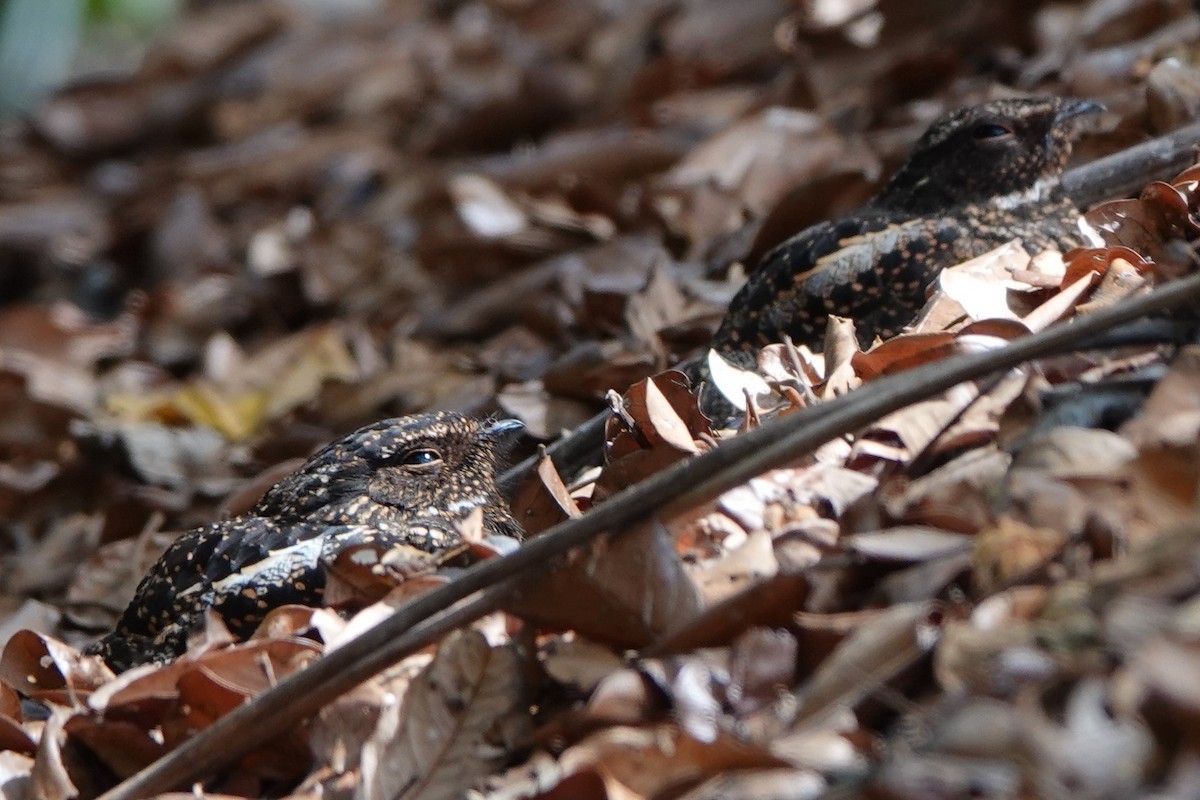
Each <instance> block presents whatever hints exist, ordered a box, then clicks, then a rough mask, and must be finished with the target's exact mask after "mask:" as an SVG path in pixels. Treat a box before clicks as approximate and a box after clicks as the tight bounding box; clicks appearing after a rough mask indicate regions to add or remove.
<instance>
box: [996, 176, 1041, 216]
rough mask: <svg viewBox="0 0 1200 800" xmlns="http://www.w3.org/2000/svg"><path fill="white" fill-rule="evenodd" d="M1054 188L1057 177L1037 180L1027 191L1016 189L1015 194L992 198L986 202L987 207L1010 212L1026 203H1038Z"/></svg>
mask: <svg viewBox="0 0 1200 800" xmlns="http://www.w3.org/2000/svg"><path fill="white" fill-rule="evenodd" d="M1056 188H1058V178H1057V177H1054V178H1038V179H1037V181H1036V182H1034V184H1033V186H1030V187H1029V188H1028V189H1018V190H1017V191H1015V192H1009V193H1008V194H1002V195H1000V196H999V197H993V198H992V199H991V200H989V201H988V205H991V206H995V207H996V208H999V209H1003V210H1004V211H1011V210H1012V209H1014V208H1020V207H1021V206H1023V205H1025V204H1027V203H1040V202H1041V201H1042V200H1044V199H1045V198H1046V197H1047V196H1049V194H1050V193H1051V192H1052V191H1054V190H1055V189H1056Z"/></svg>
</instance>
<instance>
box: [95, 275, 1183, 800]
mask: <svg viewBox="0 0 1200 800" xmlns="http://www.w3.org/2000/svg"><path fill="white" fill-rule="evenodd" d="M1189 301H1191V302H1197V301H1200V273H1198V274H1195V275H1191V276H1188V277H1186V278H1183V279H1180V280H1178V281H1174V282H1172V283H1169V284H1166V285H1164V286H1162V287H1160V288H1158V289H1156V290H1154V291H1153V292H1150V293H1148V294H1145V295H1141V296H1138V297H1133V298H1129V299H1127V300H1125V301H1123V302H1121V303H1117V304H1115V305H1113V306H1111V307H1110V308H1106V309H1103V310H1101V311H1097V312H1095V313H1094V314H1090V315H1088V316H1086V317H1082V318H1079V319H1076V320H1073V321H1072V322H1070V323H1066V324H1061V325H1057V326H1054V327H1051V328H1049V329H1047V330H1045V331H1042V332H1041V333H1037V334H1034V335H1031V336H1027V337H1025V338H1022V339H1018V340H1016V341H1014V342H1012V343H1010V344H1008V345H1007V346H1005V347H1003V348H1000V349H998V350H994V351H991V352H987V353H979V354H970V355H963V356H958V357H955V358H950V359H946V360H944V361H941V362H936V363H933V364H927V365H924V366H922V367H919V368H916V369H913V370H910V371H908V372H905V373H901V374H898V375H892V376H886V377H883V378H880V379H878V380H875V381H872V382H871V383H868V384H867V385H865V386H863V387H862V388H860V389H858V390H857V391H855V392H851V393H849V394H847V395H845V396H843V397H840V398H838V399H836V400H834V401H831V402H829V403H827V404H825V405H822V406H817V407H814V408H809V409H805V410H803V411H800V412H797V413H795V414H792V415H790V416H787V417H783V418H776V419H772V420H769V421H768V422H766V423H764V424H763V426H762V427H761V428H758V429H756V430H753V431H749V432H747V433H744V434H742V435H740V436H737V437H734V438H733V439H730V440H729V441H727V442H725V443H723V444H722V445H721V446H720V447H718V448H716V449H715V450H711V451H709V452H706V453H703V454H701V455H699V456H697V457H695V458H693V459H689V460H687V461H684V462H680V463H678V464H676V465H673V466H672V467H670V468H668V469H665V470H663V471H662V472H659V473H657V474H655V475H653V476H651V477H650V478H648V479H647V480H645V481H643V482H641V483H639V484H637V485H635V486H631V487H629V488H627V489H625V490H624V491H622V492H620V493H619V494H617V495H616V496H614V497H613V498H611V499H610V500H608V501H607V502H605V503H601V504H600V505H598V506H596V507H595V508H594V509H592V510H591V511H589V512H588V513H587V514H585V515H583V516H581V517H577V518H574V519H571V520H567V521H566V522H563V523H560V524H559V525H556V526H554V527H553V528H551V529H550V530H548V531H546V532H545V533H543V534H542V535H540V536H538V537H536V538H534V539H532V540H530V541H529V542H527V543H526V544H524V545H523V546H522V547H521V548H520V549H519V550H517V551H516V552H515V553H513V554H511V555H508V556H505V557H503V558H496V559H491V560H489V561H485V562H482V563H480V564H477V565H475V566H473V567H471V568H470V569H468V570H466V571H465V572H463V573H462V575H460V576H459V577H458V578H457V579H456V580H454V581H453V582H451V583H449V584H447V585H445V586H441V587H438V588H437V589H434V590H433V591H431V592H429V593H427V594H425V595H422V596H420V597H417V598H414V599H413V600H412V601H410V602H409V603H407V604H405V605H404V606H402V607H401V608H399V609H397V610H396V612H395V613H394V614H393V615H392V616H391V617H389V618H388V619H386V620H383V621H382V622H380V623H379V624H378V625H376V626H375V627H374V628H371V629H370V630H367V631H365V632H363V633H362V634H361V635H360V636H359V637H357V638H356V639H354V640H352V641H350V642H348V643H346V644H345V645H343V646H342V647H340V648H338V649H337V650H334V651H332V652H330V653H327V654H326V655H324V656H322V657H321V658H318V659H316V660H315V661H313V662H312V663H311V664H310V665H309V666H308V667H306V668H305V669H303V670H301V671H300V672H297V673H295V674H293V675H290V676H288V677H287V678H285V679H284V680H283V681H281V682H280V683H279V685H278V686H275V687H274V688H272V689H270V690H268V691H266V692H264V693H263V694H261V695H259V696H258V697H257V698H255V699H254V700H252V701H251V702H249V703H247V704H246V705H243V706H240V707H239V708H237V709H235V710H234V711H232V712H231V713H229V714H228V715H226V716H224V717H222V718H221V719H219V720H217V721H216V722H215V723H213V724H212V725H211V726H209V727H208V728H206V729H205V730H203V731H201V732H200V733H199V734H197V735H196V736H195V737H194V738H192V739H191V740H189V741H187V742H185V743H183V744H182V745H180V746H179V747H178V748H176V749H175V750H174V751H172V752H171V753H168V754H167V755H166V756H164V757H163V758H161V759H159V760H158V761H156V762H155V763H153V764H151V765H149V766H148V767H146V768H145V769H143V770H142V771H140V772H139V773H137V774H136V775H134V776H132V777H131V778H129V779H128V780H126V781H125V782H123V783H121V784H120V785H118V786H117V787H115V788H114V789H112V790H111V791H109V792H108V793H106V794H104V795H102V800H135V798H142V797H146V796H148V795H152V794H156V793H159V792H165V791H169V790H171V789H174V788H176V787H180V786H186V785H187V784H189V783H190V782H192V781H195V780H197V779H200V778H203V777H204V776H208V775H212V774H213V773H215V772H216V771H218V770H220V769H222V768H224V767H226V766H228V765H229V764H232V763H234V762H235V761H236V760H237V759H239V758H240V757H242V756H243V755H245V754H246V753H248V752H250V751H251V750H253V749H254V748H256V747H258V746H260V745H262V744H264V743H266V742H267V741H269V740H271V739H272V738H274V737H276V736H278V735H279V734H280V733H282V732H284V731H286V730H288V729H289V728H292V727H293V726H295V725H296V724H298V723H299V722H300V721H301V720H303V719H305V718H307V717H309V716H312V715H313V714H314V713H316V712H317V710H319V709H320V708H321V707H322V706H324V705H326V704H327V703H329V702H331V701H332V700H334V699H335V698H337V697H338V696H339V695H341V694H343V693H344V692H346V691H348V690H349V689H350V688H352V687H353V686H356V685H358V684H359V683H361V682H362V681H364V680H366V679H368V678H370V677H371V676H372V675H374V674H376V673H378V672H380V671H381V670H383V669H386V668H387V667H388V666H390V665H391V664H393V663H395V662H397V661H399V660H400V659H401V658H403V657H404V656H405V655H407V654H408V653H410V652H412V649H413V648H414V647H417V646H420V644H421V643H423V642H426V641H430V640H432V639H433V638H436V636H437V635H440V633H442V632H444V631H445V630H449V628H447V627H446V625H448V624H449V623H448V622H446V621H445V619H444V618H442V619H440V620H439V619H431V617H433V615H435V614H438V613H439V612H443V611H444V610H445V609H448V608H450V607H451V606H453V605H454V604H455V603H459V602H460V601H462V600H463V599H464V598H467V597H469V596H470V595H472V594H474V593H475V592H479V591H481V590H485V589H486V590H488V591H487V592H486V593H485V595H484V596H483V597H481V598H479V600H478V601H477V602H479V603H481V605H480V606H478V607H475V606H473V605H471V604H468V606H467V608H484V609H486V608H488V607H490V606H489V604H490V603H496V602H499V601H500V599H501V598H502V597H503V596H504V595H505V589H506V587H505V586H504V585H502V584H507V583H508V582H509V581H512V580H514V579H515V578H517V577H521V578H527V577H528V576H530V575H532V574H535V573H536V571H538V570H541V569H546V568H548V567H550V566H551V565H552V559H554V558H555V557H557V556H560V555H562V554H564V553H566V552H567V551H568V550H570V549H571V548H574V547H578V546H580V545H582V544H585V543H587V542H588V541H590V540H592V539H595V538H596V537H598V536H600V535H601V534H603V533H605V532H612V533H619V532H621V531H624V530H626V529H628V528H629V527H630V526H632V525H633V524H635V523H637V522H639V521H641V520H643V519H645V518H647V517H649V516H651V515H653V514H660V515H664V516H669V515H671V514H674V513H677V512H679V511H680V510H683V509H687V508H691V507H694V506H696V505H698V504H700V503H702V502H704V501H706V500H708V499H710V498H712V497H715V496H716V495H718V494H720V493H721V492H723V491H725V490H727V489H730V488H733V487H735V486H738V485H740V484H742V483H744V482H745V481H746V480H748V479H749V478H751V477H753V476H755V475H758V474H760V473H762V472H764V471H766V470H768V469H771V468H774V467H778V466H780V465H783V464H787V463H790V462H792V461H794V460H795V459H796V458H799V457H800V456H802V455H804V454H805V453H807V452H811V451H812V450H813V449H815V448H816V447H818V446H820V445H821V444H822V443H824V442H826V441H828V440H830V439H831V438H834V437H836V436H840V435H843V434H846V433H849V432H852V431H854V430H857V429H858V428H860V427H862V426H863V425H866V424H868V423H870V422H871V421H873V420H875V419H878V418H879V417H881V416H883V415H884V414H887V413H890V412H892V411H895V410H897V409H900V408H903V407H905V406H907V405H909V404H911V403H914V402H917V401H919V400H922V399H925V398H928V397H932V396H934V395H936V394H938V393H940V392H943V391H945V390H947V389H949V388H950V387H952V386H954V385H956V384H958V383H961V382H963V381H968V380H975V379H977V378H981V377H983V376H985V375H988V374H991V373H993V372H996V371H999V370H1005V369H1010V368H1012V367H1014V366H1017V365H1019V364H1021V363H1023V362H1025V361H1028V360H1031V359H1035V358H1041V357H1044V356H1047V355H1053V354H1055V353H1060V352H1065V351H1068V350H1070V349H1073V348H1075V347H1077V346H1078V344H1079V343H1080V342H1083V341H1086V340H1088V338H1089V337H1092V336H1095V335H1096V334H1099V333H1102V332H1104V331H1107V330H1110V329H1112V328H1113V327H1115V326H1117V325H1121V324H1123V323H1125V322H1129V321H1131V320H1135V319H1138V318H1140V317H1143V316H1146V315H1148V314H1152V313H1156V312H1159V311H1162V310H1165V309H1169V308H1174V307H1176V306H1179V305H1182V304H1184V303H1187V302H1189ZM460 613H462V614H464V615H465V612H463V610H462V607H461V606H460V607H459V609H458V610H456V612H455V620H456V621H455V623H454V624H456V625H457V624H460V623H461V621H462V619H463V618H464V617H463V616H460V615H459V614H460Z"/></svg>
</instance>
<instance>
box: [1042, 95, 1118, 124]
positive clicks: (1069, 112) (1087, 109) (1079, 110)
mask: <svg viewBox="0 0 1200 800" xmlns="http://www.w3.org/2000/svg"><path fill="white" fill-rule="evenodd" d="M1107 110H1108V109H1107V108H1106V107H1105V106H1104V104H1103V103H1097V102H1096V101H1094V100H1066V101H1064V102H1063V104H1062V106H1061V107H1060V108H1059V109H1058V112H1057V113H1056V114H1055V115H1054V122H1055V123H1056V124H1059V123H1062V122H1066V121H1067V120H1069V119H1074V118H1075V117H1081V116H1084V115H1089V114H1100V113H1103V112H1105V111H1107Z"/></svg>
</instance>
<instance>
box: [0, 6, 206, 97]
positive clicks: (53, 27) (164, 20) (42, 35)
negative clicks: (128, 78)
mask: <svg viewBox="0 0 1200 800" xmlns="http://www.w3.org/2000/svg"><path fill="white" fill-rule="evenodd" d="M183 3H184V0H0V117H13V116H18V115H20V114H22V113H24V112H25V111H28V110H29V109H31V108H33V107H34V106H35V105H36V104H37V102H38V100H40V99H41V98H42V97H44V96H46V95H47V94H49V93H50V92H53V91H54V90H55V89H56V88H58V87H59V86H62V85H63V84H64V83H66V82H67V81H69V80H72V79H77V78H103V77H105V76H113V75H120V74H123V73H125V72H128V71H129V70H132V69H134V68H135V67H136V66H137V64H138V62H139V61H140V60H141V57H142V54H143V53H144V52H145V48H146V45H147V43H148V42H149V41H150V40H151V38H152V37H153V36H154V34H155V32H157V31H159V30H160V29H162V28H163V27H164V26H167V25H169V24H170V23H171V22H172V21H173V20H174V19H176V18H177V17H178V15H179V13H180V11H181V9H182V7H183Z"/></svg>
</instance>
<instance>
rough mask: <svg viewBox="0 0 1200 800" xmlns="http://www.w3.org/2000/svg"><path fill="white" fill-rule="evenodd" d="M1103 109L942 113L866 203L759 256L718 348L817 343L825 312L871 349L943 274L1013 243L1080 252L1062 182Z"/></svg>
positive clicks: (992, 105) (1040, 103) (986, 108)
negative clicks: (851, 327) (1083, 124)
mask: <svg viewBox="0 0 1200 800" xmlns="http://www.w3.org/2000/svg"><path fill="white" fill-rule="evenodd" d="M1102 110H1103V107H1102V106H1100V105H1099V104H1097V103H1092V102H1087V101H1079V100H1062V99H1058V98H1034V99H1008V100H995V101H992V102H988V103H984V104H982V105H978V106H973V107H970V108H964V109H961V110H959V111H955V112H952V113H950V114H947V115H945V116H943V117H941V118H939V119H938V120H936V121H935V122H934V123H933V124H932V125H931V126H930V127H929V129H928V130H927V131H925V133H924V135H922V136H921V138H920V139H919V140H918V141H917V143H916V145H915V147H914V148H913V151H912V153H911V154H910V155H909V156H908V160H906V161H905V162H904V164H903V165H902V166H901V167H900V169H899V170H898V171H897V172H896V173H895V174H894V175H893V176H892V177H891V179H890V180H889V181H888V182H887V184H886V185H885V186H884V188H883V190H882V191H881V192H880V193H879V194H878V195H876V196H875V197H874V198H873V199H872V200H870V201H869V202H868V203H867V204H866V205H865V206H863V207H862V208H861V209H859V210H858V211H856V212H854V213H853V214H850V215H849V216H846V217H843V218H842V219H839V220H836V221H832V222H823V223H821V224H819V225H814V226H813V227H811V228H808V229H806V230H804V231H801V232H800V233H798V234H796V235H795V236H793V237H792V238H790V239H788V240H787V241H785V242H783V243H782V244H780V245H779V246H778V247H776V248H775V249H774V250H772V251H770V252H769V253H767V255H766V256H764V257H763V259H762V261H761V262H760V263H759V265H758V267H757V268H756V269H755V271H754V272H753V273H752V274H751V275H750V278H749V280H748V281H747V283H746V285H745V286H743V287H742V289H741V291H739V292H738V293H737V295H735V296H734V298H733V300H732V302H731V303H730V304H729V311H728V312H727V313H726V315H725V318H724V320H722V322H721V325H720V327H719V328H718V329H717V332H716V334H715V335H714V336H713V340H712V346H713V348H715V349H716V350H718V351H724V352H736V351H756V350H758V349H759V348H760V347H762V346H763V345H765V344H769V343H771V342H778V341H782V340H783V337H784V335H787V336H790V337H791V338H792V340H793V341H795V342H797V343H804V344H808V345H810V346H813V347H817V348H819V347H820V346H821V344H822V337H823V336H824V334H825V327H826V322H827V321H828V318H829V315H831V314H835V315H838V316H842V317H849V318H851V319H853V320H854V322H855V327H856V330H857V332H858V337H859V341H860V343H861V344H862V345H863V346H864V347H866V346H868V345H869V344H870V343H871V341H872V340H873V339H874V338H875V337H876V336H879V337H881V338H888V337H890V336H894V335H895V334H897V333H899V332H900V330H901V329H902V328H903V327H904V326H905V325H907V324H909V323H910V322H912V320H913V318H914V317H915V316H916V314H917V312H918V311H919V310H920V309H921V307H922V306H923V305H924V303H925V295H926V291H927V290H928V289H929V287H930V285H931V284H932V283H933V281H934V280H935V279H936V278H937V275H938V272H940V271H941V270H942V269H943V268H944V267H948V266H952V265H954V264H958V263H961V262H963V261H966V260H967V259H970V258H974V257H975V256H978V255H982V254H983V253H986V252H987V251H988V250H991V249H993V248H995V247H998V246H1000V245H1002V244H1004V243H1005V242H1008V241H1011V240H1013V239H1020V240H1021V241H1022V242H1023V243H1024V245H1025V248H1026V249H1027V250H1030V251H1040V250H1044V249H1056V250H1060V251H1063V252H1065V251H1066V250H1069V249H1071V248H1073V247H1076V246H1079V245H1080V244H1082V243H1083V240H1084V236H1083V234H1082V232H1081V230H1080V228H1079V227H1078V218H1079V212H1078V209H1076V207H1075V206H1074V205H1073V204H1072V202H1071V200H1070V198H1068V197H1067V195H1066V193H1065V192H1064V191H1063V189H1062V186H1061V184H1060V182H1059V178H1060V176H1061V174H1062V171H1063V167H1064V166H1065V165H1066V163H1067V159H1068V157H1069V156H1070V154H1071V146H1072V143H1073V141H1074V139H1075V138H1076V136H1077V134H1078V132H1079V131H1078V128H1079V125H1078V122H1079V118H1080V117H1082V116H1084V115H1090V114H1093V113H1097V112H1100V111H1102ZM739 360H740V359H739Z"/></svg>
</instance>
